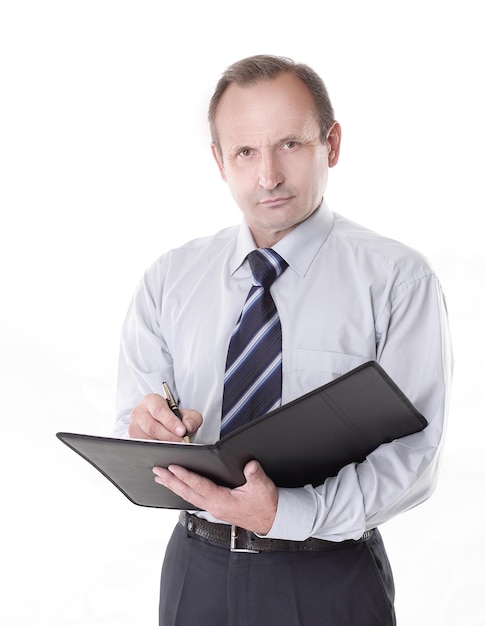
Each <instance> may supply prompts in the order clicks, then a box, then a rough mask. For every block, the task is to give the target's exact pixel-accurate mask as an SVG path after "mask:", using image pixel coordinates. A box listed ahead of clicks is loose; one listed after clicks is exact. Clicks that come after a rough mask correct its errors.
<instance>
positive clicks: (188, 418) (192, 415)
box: [180, 409, 203, 435]
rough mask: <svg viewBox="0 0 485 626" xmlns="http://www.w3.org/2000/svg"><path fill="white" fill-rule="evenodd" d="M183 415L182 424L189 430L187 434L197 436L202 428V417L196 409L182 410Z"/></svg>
mask: <svg viewBox="0 0 485 626" xmlns="http://www.w3.org/2000/svg"><path fill="white" fill-rule="evenodd" d="M180 413H181V415H182V422H183V424H184V426H185V428H186V429H187V434H189V435H195V433H196V432H197V431H198V430H199V428H200V427H201V426H202V422H203V419H202V415H201V414H200V413H199V412H198V411H195V410H194V409H180Z"/></svg>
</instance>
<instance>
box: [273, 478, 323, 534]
mask: <svg viewBox="0 0 485 626" xmlns="http://www.w3.org/2000/svg"><path fill="white" fill-rule="evenodd" d="M316 511H317V503H316V501H315V496H314V493H313V488H312V486H311V485H308V486H306V487H301V488H299V489H285V488H280V489H278V508H277V510H276V517H275V519H274V522H273V526H272V527H271V530H270V531H269V533H268V534H266V535H265V537H268V538H270V539H289V540H291V541H304V540H305V539H308V537H310V536H311V533H312V528H313V524H314V520H315V515H316Z"/></svg>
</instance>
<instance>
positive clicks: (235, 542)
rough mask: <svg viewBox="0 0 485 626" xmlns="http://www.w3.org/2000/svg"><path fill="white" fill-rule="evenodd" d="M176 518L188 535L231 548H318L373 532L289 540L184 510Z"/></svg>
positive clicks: (347, 543) (365, 537)
mask: <svg viewBox="0 0 485 626" xmlns="http://www.w3.org/2000/svg"><path fill="white" fill-rule="evenodd" d="M179 522H180V524H182V526H184V527H185V528H186V529H187V531H188V532H189V533H190V534H191V535H195V536H197V537H203V538H204V539H207V540H208V541H211V542H213V543H215V544H217V545H220V546H222V547H225V548H228V549H229V550H231V552H254V553H257V552H322V551H325V550H336V549H338V548H343V547H346V546H351V545H355V544H357V543H362V542H364V541H367V540H368V539H370V537H372V535H373V533H374V531H373V530H367V531H366V532H365V533H364V534H363V535H362V537H360V538H359V539H348V540H346V541H326V540H324V539H316V538H314V537H310V538H309V539H306V540H305V541H290V540H288V539H269V538H267V537H258V535H255V534H254V533H253V532H250V531H248V530H246V529H244V528H239V527H238V526H231V525H229V524H218V523H214V522H209V521H207V520H205V519H202V518H200V517H197V516H196V515H191V514H190V513H187V512H186V511H182V512H181V513H180V516H179Z"/></svg>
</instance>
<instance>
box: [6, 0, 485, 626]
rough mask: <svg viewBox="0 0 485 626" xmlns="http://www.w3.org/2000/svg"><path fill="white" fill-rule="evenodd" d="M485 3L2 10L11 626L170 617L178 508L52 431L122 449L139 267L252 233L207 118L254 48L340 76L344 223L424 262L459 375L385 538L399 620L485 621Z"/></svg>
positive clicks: (118, 4) (252, 0) (420, 623)
mask: <svg viewBox="0 0 485 626" xmlns="http://www.w3.org/2000/svg"><path fill="white" fill-rule="evenodd" d="M480 5H481V3H480V2H479V1H478V0H477V1H476V2H473V1H472V0H460V1H459V2H458V1H455V2H449V1H447V0H441V2H438V1H436V2H433V1H429V0H428V1H427V0H420V1H415V0H412V1H409V0H408V2H400V3H397V2H392V1H391V0H387V1H385V0H381V1H378V0H366V1H365V2H361V1H359V0H354V1H346V0H339V1H337V0H334V1H333V2H325V1H320V2H314V1H311V0H299V1H298V2H286V1H284V0H264V1H262V0H245V1H244V2H239V3H231V2H228V1H227V0H217V1H212V2H211V0H206V1H205V2H198V1H192V2H177V3H175V2H173V3H171V2H168V1H163V2H162V1H161V0H160V1H159V2H155V1H152V2H148V1H143V0H138V1H136V2H134V1H132V2H127V1H123V0H116V1H114V0H113V1H109V0H95V1H93V0H83V1H74V0H59V1H57V2H56V1H54V0H44V1H42V0H38V1H31V2H29V1H23V0H11V1H8V0H6V1H4V2H3V3H2V5H1V8H0V64H1V67H0V90H1V97H0V109H1V111H0V159H1V162H0V177H1V181H0V194H1V198H0V202H1V229H0V268H1V298H2V300H1V307H0V316H1V320H0V344H1V345H0V374H1V390H0V391H1V396H0V403H1V404H0V411H1V416H2V424H3V428H2V436H1V438H0V441H1V454H0V463H1V468H0V477H1V500H2V510H3V513H2V514H1V533H0V541H1V552H0V555H1V557H0V559H1V567H2V570H3V583H2V599H1V603H0V621H1V623H2V624H8V625H9V626H15V625H17V624H32V623H35V624H36V625H37V626H74V625H76V626H77V625H82V626H94V625H102V626H111V625H113V626H115V625H116V626H128V625H129V626H134V625H136V626H151V625H155V624H156V623H157V603H158V584H159V569H160V564H161V561H162V557H163V552H164V548H165V544H166V541H167V539H168V536H169V533H170V531H171V528H172V526H173V523H174V519H175V515H176V514H175V513H173V512H167V511H160V510H151V509H143V508H139V507H136V506H134V505H132V504H131V503H130V502H129V501H128V500H127V499H126V498H125V497H124V496H123V495H122V494H121V493H119V492H118V491H117V490H116V489H114V488H113V487H112V486H111V485H110V484H109V483H108V482H107V481H105V480H104V479H103V478H102V477H101V476H100V475H99V474H98V473H97V472H96V471H95V470H94V469H92V468H91V467H90V466H88V464H87V463H84V462H83V461H82V460H81V459H80V458H79V457H77V456H76V455H74V454H73V453H72V452H71V451H70V450H68V448H66V447H65V446H63V445H62V444H61V443H60V442H58V441H57V440H56V438H55V433H56V432H57V431H58V430H72V431H79V432H88V433H92V434H109V433H110V430H111V427H112V423H113V419H114V402H115V383H116V365H117V353H118V338H119V332H120V326H121V323H122V320H123V317H124V314H125V311H126V308H127V305H128V302H129V299H130V297H131V294H132V292H133V289H134V287H135V284H136V282H137V281H138V279H139V278H140V277H141V274H142V272H143V271H144V270H145V268H146V267H147V266H148V265H149V264H150V263H151V262H152V261H153V260H155V258H157V257H158V256H159V255H160V254H161V253H162V252H163V251H164V250H166V249H167V248H169V247H172V246H174V245H177V244H179V243H183V242H184V241H186V240H188V239H191V238H193V237H195V236H198V235H201V234H210V233H212V232H214V231H216V230H218V229H220V228H222V227H224V226H226V225H229V224H233V223H235V222H237V221H239V219H240V218H239V211H238V209H237V208H235V207H234V205H233V203H232V199H231V198H230V195H229V193H228V190H227V189H226V186H225V184H224V183H223V182H222V181H221V179H220V178H219V175H218V172H217V170H216V166H215V164H214V163H213V162H212V160H211V156H210V151H209V138H208V132H207V128H206V122H205V116H206V108H207V104H208V100H209V97H210V95H211V93H212V89H213V87H214V85H215V83H216V81H217V79H218V78H219V75H220V74H221V72H222V71H223V70H224V69H225V67H226V66H227V65H229V64H230V63H232V62H233V61H235V60H237V59H239V58H241V57H243V56H247V55H250V54H257V53H262V52H263V53H272V54H282V55H286V56H291V57H293V58H295V59H296V60H299V61H303V62H306V63H308V64H310V65H311V66H312V67H314V69H316V70H317V71H318V72H320V73H321V74H322V76H323V77H324V79H325V81H326V83H327V86H328V89H329V92H330V95H331V97H332V100H333V102H334V106H335V109H336V113H337V117H338V119H339V121H340V122H341V124H342V127H343V133H344V135H343V145H342V153H341V160H340V163H339V164H338V166H337V168H336V169H335V170H332V172H331V176H330V183H329V189H328V193H327V200H328V202H329V203H330V205H331V207H332V208H333V209H334V210H336V211H338V212H340V213H343V214H344V215H346V216H347V217H349V218H351V219H354V220H356V221H358V222H361V223H363V224H365V225H366V226H368V227H371V228H373V229H374V230H377V231H380V232H382V233H384V234H386V235H390V236H392V237H395V238H397V239H400V240H401V241H403V242H405V243H407V244H410V245H412V246H414V247H416V248H418V249H420V250H421V251H422V252H424V253H425V254H426V255H427V256H428V258H429V259H430V260H431V262H432V263H433V265H434V266H435V268H436V270H437V272H438V274H439V276H440V278H441V281H442V283H443V286H444V289H445V292H446V295H447V300H448V306H449V314H450V323H451V329H452V333H453V340H454V351H455V361H456V367H455V382H454V388H453V401H452V407H451V413H450V421H449V428H448V440H447V447H446V454H445V459H444V465H443V470H442V475H441V481H440V483H439V487H438V490H437V492H436V494H435V495H434V496H433V497H432V498H431V499H430V500H429V501H428V502H427V503H425V504H424V505H422V506H421V507H418V508H417V509H414V510H413V511H411V512H409V513H407V514H405V515H403V516H401V518H399V519H396V520H394V521H392V522H390V523H388V524H386V525H385V526H384V527H383V528H382V532H383V535H384V537H385V539H386V543H387V547H388V552H389V555H390V558H391V561H392V564H393V567H394V572H395V578H396V586H397V610H398V615H399V617H400V621H399V624H400V626H435V625H436V626H477V625H484V624H485V608H484V606H483V597H482V596H483V590H484V589H485V574H484V573H483V560H484V556H485V554H484V544H485V541H484V532H483V510H484V505H485V501H484V500H485V497H484V489H483V479H484V477H485V475H484V470H483V464H482V458H483V450H484V444H483V435H484V427H483V419H484V415H483V402H482V401H481V396H482V393H481V392H482V389H483V384H482V380H483V377H484V373H485V365H484V357H483V354H484V349H483V348H484V331H483V305H484V296H483V275H482V271H483V269H484V266H485V264H484V261H485V255H484V247H483V243H482V238H483V227H481V224H482V219H481V218H482V212H483V208H484V205H483V192H482V189H483V180H484V174H483V169H484V167H483V166H484V158H483V146H484V139H485V133H484V122H483V116H484V113H483V112H484V111H485V101H484V95H483V60H484V58H485V55H484V53H485V47H484V44H483V28H482V25H483V22H482V20H481V18H480V17H479V15H480ZM317 8H318V12H317V11H316V9H317Z"/></svg>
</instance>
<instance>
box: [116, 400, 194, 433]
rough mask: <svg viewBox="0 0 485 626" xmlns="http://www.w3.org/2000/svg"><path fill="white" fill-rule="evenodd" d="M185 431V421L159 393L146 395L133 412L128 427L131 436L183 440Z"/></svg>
mask: <svg viewBox="0 0 485 626" xmlns="http://www.w3.org/2000/svg"><path fill="white" fill-rule="evenodd" d="M185 432H186V429H185V426H184V425H183V423H182V422H181V421H180V419H179V418H178V417H177V416H176V415H174V414H173V412H172V411H171V410H170V409H169V408H168V406H167V403H166V401H165V399H164V398H162V397H161V396H159V395H158V394H148V395H146V396H145V397H144V398H143V400H142V401H141V402H140V404H139V405H138V406H136V407H135V408H134V409H133V411H132V412H131V415H130V426H129V429H128V433H129V435H130V437H136V438H140V439H156V440H161V441H182V437H183V436H184V434H185Z"/></svg>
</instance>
